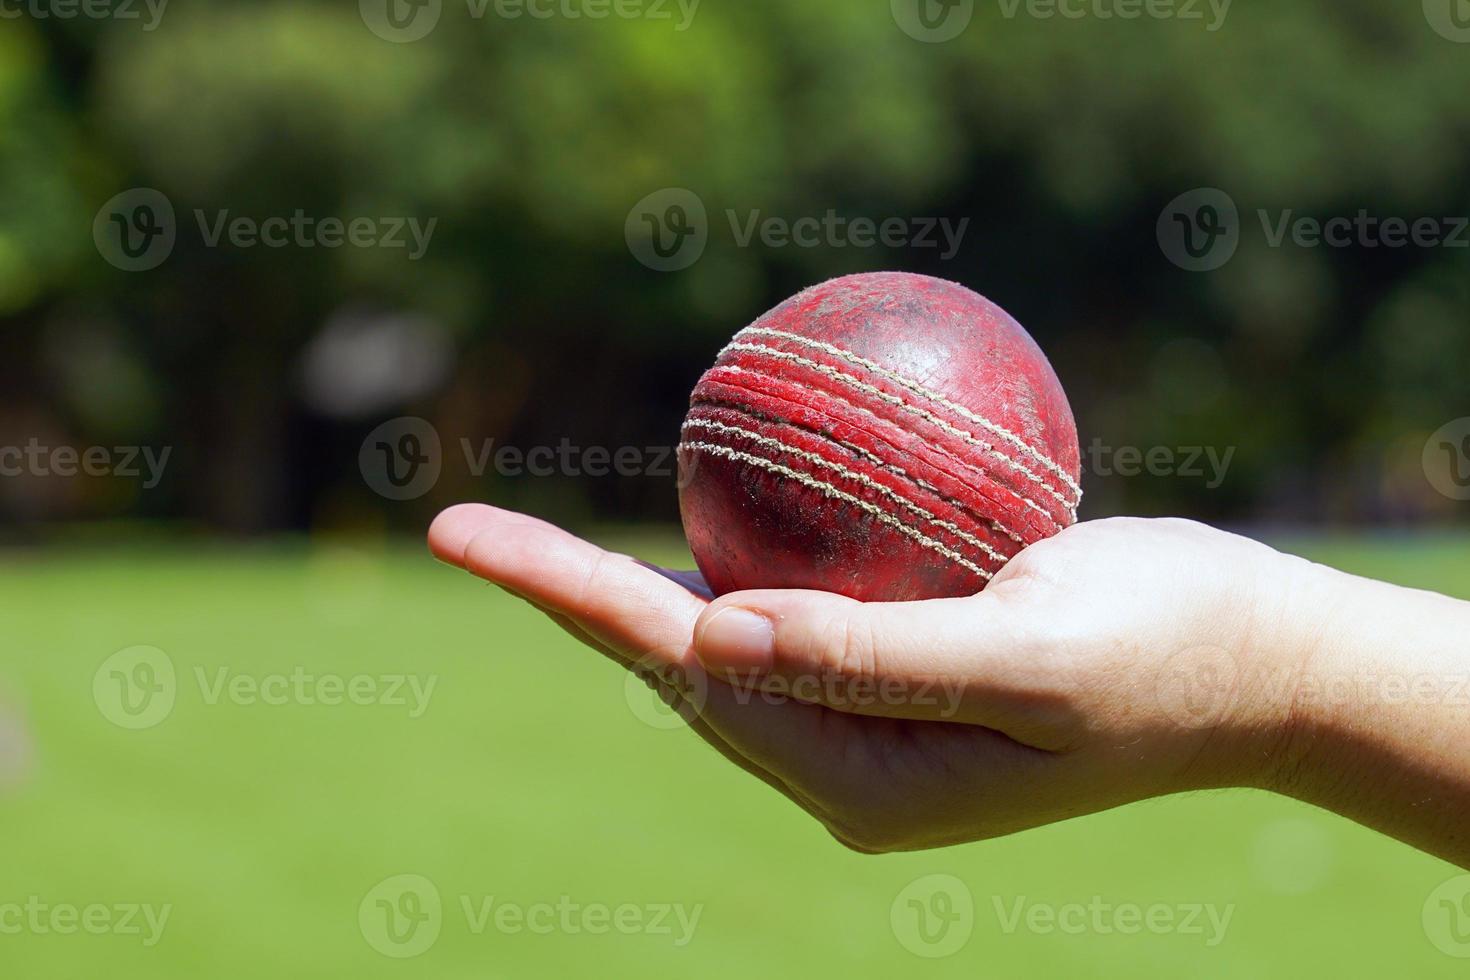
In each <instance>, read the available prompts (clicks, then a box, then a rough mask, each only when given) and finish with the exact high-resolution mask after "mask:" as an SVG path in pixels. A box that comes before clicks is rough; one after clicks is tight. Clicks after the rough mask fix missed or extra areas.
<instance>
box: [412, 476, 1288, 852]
mask: <svg viewBox="0 0 1470 980" xmlns="http://www.w3.org/2000/svg"><path fill="white" fill-rule="evenodd" d="M429 538H430V546H431V548H432V549H433V551H434V554H435V555H436V556H438V557H439V558H440V559H441V560H444V561H447V562H449V563H451V564H455V565H458V566H460V567H463V568H465V569H467V570H469V571H471V572H473V573H474V574H476V575H479V576H481V577H483V578H486V579H489V580H490V581H493V582H496V583H498V584H500V585H502V586H503V587H505V588H506V589H508V590H509V591H511V592H512V593H514V594H516V595H519V596H520V597H522V598H524V599H526V600H527V601H529V602H531V603H533V604H534V605H536V606H537V607H538V608H540V609H541V610H542V611H543V612H545V613H547V614H548V615H549V616H550V617H551V618H552V619H553V620H554V621H556V622H557V623H558V624H559V625H561V626H562V627H563V628H565V629H566V630H567V631H568V632H570V633H571V634H572V635H573V636H575V637H577V638H578V639H579V640H581V641H582V642H584V643H586V644H587V645H588V646H590V647H592V648H594V649H596V650H598V651H600V652H602V653H604V654H607V655H609V656H611V657H612V658H614V659H615V660H617V661H619V662H621V663H623V664H624V665H625V666H630V667H634V668H635V669H638V670H640V672H643V673H646V674H649V675H651V676H654V677H656V678H658V680H659V682H660V683H661V684H663V685H664V686H665V688H666V689H667V690H668V693H669V694H670V695H671V696H677V697H678V698H680V699H681V700H682V702H683V705H684V714H685V716H686V718H687V720H688V721H689V723H690V726H691V728H693V729H694V730H695V731H696V732H697V733H698V734H699V735H700V736H701V737H703V738H704V739H705V740H706V741H707V742H709V743H710V744H711V745H712V746H714V747H715V748H716V749H717V750H718V751H719V752H721V754H722V755H724V756H725V757H726V758H727V759H730V760H731V761H732V762H734V763H735V764H737V765H739V766H740V767H741V768H743V769H745V770H746V771H748V772H751V773H752V774H754V775H756V776H758V777H759V778H761V779H763V780H764V781H765V782H767V783H768V784H770V785H772V786H773V787H775V788H776V789H778V790H780V791H781V792H783V793H784V794H786V795H787V796H788V797H789V798H791V799H792V800H793V801H794V802H796V803H797V804H798V805H799V806H801V807H803V808H804V809H805V810H807V811H808V812H809V813H811V814H812V815H813V816H815V817H816V818H817V819H819V820H820V821H821V822H822V823H823V824H824V825H825V826H826V827H827V828H828V829H829V830H830V831H831V832H832V833H833V835H834V836H836V837H837V838H838V839H839V840H841V841H843V842H844V843H845V844H847V845H848V846H850V847H853V848H855V849H858V850H863V851H869V852H877V851H893V850H910V849H917V848H924V847H934V846H941V845H945V844H953V843H959V842H962V841H969V840H976V839H981V838H986V837H993V836H997V835H1000V834H1005V833H1011V832H1013V831H1017V830H1021V829H1025V828H1028V827H1033V826H1037V825H1040V824H1045V823H1050V822H1052V821H1055V820H1060V819H1064V818H1067V817H1071V816H1077V815H1080V814H1084V813H1090V812H1094V811H1097V810H1102V809H1106V808H1109V807H1113V806H1117V805H1120V804H1123V803H1128V802H1132V801H1134V800H1138V799H1143V798H1146V797H1150V796H1156V795H1160V794H1164V793H1170V792H1176V791H1179V790H1185V789H1196V788H1202V787H1211V786H1227V785H1241V784H1250V785H1266V784H1269V783H1270V781H1271V779H1272V775H1273V765H1272V760H1273V759H1276V758H1277V757H1278V754H1277V753H1276V752H1275V751H1274V750H1275V749H1276V747H1277V745H1278V743H1279V740H1280V739H1281V738H1282V737H1283V736H1284V734H1285V727H1284V726H1285V720H1286V718H1287V716H1288V714H1289V709H1290V703H1289V701H1290V698H1289V697H1285V698H1283V697H1280V696H1278V695H1279V693H1280V691H1281V690H1286V689H1287V688H1286V687H1283V688H1280V689H1278V688H1276V687H1266V688H1262V689H1261V690H1253V689H1242V687H1241V685H1240V684H1239V683H1238V680H1239V676H1238V674H1237V673H1232V668H1231V665H1239V664H1241V663H1254V664H1257V665H1260V664H1269V665H1271V671H1270V672H1269V673H1270V675H1271V676H1279V675H1280V673H1281V672H1286V673H1288V674H1289V673H1290V672H1292V671H1294V670H1296V669H1298V668H1299V663H1298V662H1297V659H1296V658H1297V656H1298V654H1299V651H1300V650H1301V649H1303V646H1302V644H1301V643H1300V642H1298V641H1299V637H1300V633H1301V628H1300V627H1298V626H1296V625H1294V624H1293V623H1292V622H1291V621H1290V620H1291V617H1290V616H1288V615H1287V610H1286V602H1285V597H1286V596H1288V595H1291V594H1292V593H1293V592H1294V590H1295V588H1296V586H1297V579H1298V577H1299V576H1301V575H1302V574H1303V570H1304V569H1305V568H1308V567H1310V566H1307V564H1306V563H1305V562H1300V561H1298V560H1296V559H1291V558H1287V557H1286V556H1283V555H1280V554H1279V553H1277V552H1275V551H1272V550H1271V549H1269V548H1266V547H1265V546H1263V545H1259V544H1256V543H1254V542H1251V541H1249V540H1247V539H1244V538H1240V537H1237V536H1234V535H1230V534H1225V533H1223V532H1220V531H1215V530H1212V529H1210V528H1207V527H1204V526H1202V525H1197V524H1192V523H1189V522H1184V521H1171V520H1163V521H1151V520H1131V519H1120V520H1109V521H1096V522H1091V523H1086V524H1080V525H1077V526H1075V527H1073V528H1070V529H1068V530H1067V531H1064V532H1063V533H1061V534H1059V535H1057V536H1056V537H1054V538H1051V539H1049V540H1047V541H1044V542H1041V543H1039V544H1037V545H1033V546H1032V547H1031V548H1028V549H1027V550H1026V551H1024V552H1022V553H1021V555H1019V556H1018V557H1016V558H1015V559H1013V560H1012V561H1011V563H1010V564H1009V565H1008V566H1007V568H1006V569H1005V570H1004V571H1003V572H1002V573H1001V574H1000V575H998V576H996V578H995V580H994V581H993V582H992V583H991V584H990V586H989V587H988V588H987V589H986V590H985V591H984V592H982V593H980V594H979V595H976V596H972V597H968V598H963V599H943V600H931V601H928V602H916V603H890V604H885V603H868V604H864V603H858V602H855V601H852V600H849V599H845V598H842V597H840V596H835V595H830V594H827V593H817V592H793V591H757V592H744V593H736V594H732V595H727V596H724V597H722V598H721V599H719V600H718V601H716V602H714V603H709V602H708V600H707V598H706V596H704V595H701V594H699V593H700V592H701V591H702V582H701V581H700V580H699V579H698V578H697V576H691V575H690V573H672V572H667V571H663V570H656V569H653V568H651V567H649V566H646V565H643V564H641V563H639V562H637V561H634V560H633V559H631V558H627V557H625V556H621V555H613V554H610V553H608V552H605V551H602V550H601V549H599V548H597V547H595V546H593V545H591V544H588V543H587V542H584V541H580V540H578V539H577V538H575V537H573V536H571V535H570V534H567V533H566V532H564V531H561V530H559V529H557V528H555V527H552V526H551V525H548V524H546V523H544V522H541V521H538V520H535V519H533V518H529V517H525V516H523V515H518V514H513V513H510V512H507V511H502V510H497V509H495V508H491V507H485V506H480V505H464V506H460V507H455V508H451V509H450V510H448V511H446V512H445V513H444V514H442V515H440V517H439V518H438V519H437V520H436V521H435V522H434V525H433V527H432V528H431V530H430V535H429ZM1222 672H1223V674H1222ZM1253 676H1254V675H1253ZM1262 676H1265V675H1262ZM1222 678H1223V682H1222ZM1196 687H1202V688H1203V698H1201V697H1199V696H1198V695H1199V694H1200V692H1198V691H1194V690H1193V688H1196Z"/></svg>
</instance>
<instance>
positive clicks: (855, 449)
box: [690, 397, 1027, 548]
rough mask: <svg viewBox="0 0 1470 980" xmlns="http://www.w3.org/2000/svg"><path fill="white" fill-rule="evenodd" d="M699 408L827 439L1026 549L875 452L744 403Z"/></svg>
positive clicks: (715, 401) (994, 522) (699, 404)
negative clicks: (721, 410)
mask: <svg viewBox="0 0 1470 980" xmlns="http://www.w3.org/2000/svg"><path fill="white" fill-rule="evenodd" d="M848 404H851V403H848ZM854 407H856V406H854ZM700 408H706V409H710V408H713V409H724V410H726V411H729V412H736V413H738V414H740V415H746V416H749V417H750V418H752V419H754V420H756V421H758V422H764V423H767V424H768V425H784V426H788V427H790V428H792V429H796V430H797V431H799V432H805V433H807V434H808V435H810V436H812V437H813V438H817V439H826V440H827V441H829V442H831V443H833V444H834V445H837V446H841V447H842V448H843V449H846V450H848V451H849V452H852V453H855V454H856V455H858V456H861V457H863V459H865V460H867V461H868V462H870V463H872V464H873V465H874V466H876V467H878V468H879V469H881V470H885V471H887V472H889V473H892V474H894V475H895V476H897V477H899V478H901V479H904V480H907V481H908V482H909V483H912V484H913V485H914V486H916V487H918V488H919V489H920V490H922V491H924V492H925V493H927V494H929V495H931V496H932V497H934V498H935V499H936V500H939V501H942V502H943V503H945V504H947V505H949V506H950V507H953V508H954V509H955V510H958V511H960V512H962V513H964V514H966V515H967V516H969V517H970V518H971V519H972V520H975V521H978V522H980V523H982V524H985V525H987V526H989V527H990V528H991V529H992V530H994V531H997V532H999V533H1000V534H1002V535H1004V536H1005V537H1007V538H1009V539H1010V540H1012V541H1014V542H1015V543H1016V544H1018V545H1020V546H1021V547H1022V548H1024V547H1026V543H1027V542H1026V539H1025V538H1023V537H1021V536H1020V535H1019V534H1017V533H1016V532H1015V531H1013V530H1011V529H1010V528H1009V527H1007V526H1006V525H1005V524H1004V523H1002V522H1001V521H1000V520H998V519H997V518H995V517H991V516H990V515H988V514H985V513H983V512H982V511H981V510H980V509H979V508H978V507H976V506H975V505H974V504H973V503H966V502H965V501H963V500H961V499H959V498H958V497H955V496H951V495H950V494H947V493H945V492H944V491H943V490H942V489H940V488H939V487H937V486H935V485H934V484H933V483H930V482H929V481H928V480H926V479H924V478H923V477H919V476H915V475H914V474H912V473H910V472H909V471H908V470H906V469H904V468H903V467H902V466H899V465H898V464H897V463H892V462H889V461H887V460H885V459H884V458H883V457H881V456H879V455H878V454H877V453H875V452H871V451H870V450H868V449H865V448H863V447H862V446H859V445H858V444H857V443H855V442H849V441H847V440H845V439H839V438H837V437H836V436H834V435H833V434H832V433H830V432H824V431H819V430H817V429H815V428H811V427H809V426H806V425H802V424H800V423H798V422H797V421H796V420H795V419H790V418H778V417H777V416H774V415H771V414H770V413H768V412H763V411H761V410H760V409H758V408H756V407H754V406H753V405H747V404H744V403H741V402H736V401H733V400H725V399H720V398H709V397H703V398H699V399H697V400H695V401H694V402H693V403H692V404H691V405H690V411H694V410H696V409H700ZM1012 492H1014V491H1012Z"/></svg>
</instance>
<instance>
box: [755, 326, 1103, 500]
mask: <svg viewBox="0 0 1470 980" xmlns="http://www.w3.org/2000/svg"><path fill="white" fill-rule="evenodd" d="M742 334H751V335H754V336H758V337H772V338H775V339H777V340H786V341H790V342H791V343H793V344H798V345H800V346H802V347H808V348H811V349H813V350H819V351H823V352H825V353H827V354H831V355H832V356H833V357H836V358H839V359H841V360H844V361H847V362H848V363H849V364H855V365H857V366H859V367H864V368H867V369H868V370H869V371H872V372H873V373H875V374H878V375H881V376H882V377H885V378H887V379H888V380H889V381H892V382H893V383H894V384H897V385H900V386H902V387H904V388H907V389H908V390H909V391H912V392H913V393H914V394H916V395H920V396H922V397H924V398H927V399H929V400H930V401H932V402H935V403H936V404H939V405H943V406H944V407H945V408H947V409H949V410H950V411H951V412H954V413H955V414H956V415H959V416H960V417H961V418H964V419H966V420H968V421H970V422H973V423H974V424H976V425H978V426H980V427H981V428H982V429H984V430H985V431H987V432H989V433H991V434H992V435H995V436H998V437H1000V438H1001V439H1004V440H1005V441H1006V442H1009V443H1010V444H1011V445H1013V446H1015V447H1016V448H1017V449H1019V450H1021V451H1022V452H1023V453H1025V454H1026V455H1027V456H1029V457H1030V458H1031V459H1033V460H1035V461H1036V462H1038V463H1040V464H1041V465H1042V466H1043V467H1045V468H1046V469H1048V470H1050V471H1051V472H1052V473H1054V474H1055V475H1056V477H1057V478H1058V479H1059V480H1061V481H1062V483H1063V484H1064V485H1065V486H1066V487H1067V488H1068V489H1069V490H1071V491H1072V493H1073V494H1075V495H1076V500H1075V501H1073V503H1072V504H1071V506H1073V507H1075V506H1076V505H1077V504H1079V503H1081V501H1082V487H1081V486H1079V485H1078V483H1077V481H1075V480H1074V479H1072V477H1071V475H1070V474H1068V473H1067V471H1066V470H1065V469H1063V468H1062V467H1061V466H1060V465H1059V464H1057V463H1056V462H1055V461H1054V460H1052V459H1051V457H1049V456H1048V455H1047V454H1046V453H1044V452H1042V451H1041V450H1040V449H1037V448H1036V447H1035V446H1033V445H1031V444H1030V443H1029V442H1027V441H1026V440H1025V439H1022V438H1021V437H1020V436H1019V435H1017V434H1016V433H1014V432H1012V431H1010V430H1009V429H1007V428H1005V427H1004V426H1001V425H997V424H996V423H994V422H992V421H990V420H989V419H987V418H985V417H984V416H982V415H977V414H976V413H974V412H972V411H970V409H968V408H966V407H965V406H963V405H961V404H959V403H958V402H955V401H952V400H950V399H948V398H946V397H944V396H943V395H941V394H940V393H939V392H937V391H934V390H933V389H931V388H929V387H926V386H925V385H924V384H922V383H920V382H918V381H915V380H914V379H912V378H909V377H906V376H904V375H903V374H900V373H899V372H897V371H894V370H893V369H891V368H887V367H884V366H883V365H881V364H879V363H878V362H877V361H873V360H870V359H869V358H866V357H863V356H862V355H861V354H857V353H855V352H853V351H850V350H845V349H844V348H841V347H838V346H837V345H836V344H829V343H825V342H823V341H820V340H813V339H812V338H810V337H803V336H802V335H801V334H797V333H791V332H790V331H788V330H775V329H773V328H771V327H758V326H749V327H746V328H745V329H744V330H741V331H740V333H737V334H736V335H735V338H736V340H738V339H739V338H740V336H741V335H742ZM726 349H727V350H728V349H729V346H727V347H726Z"/></svg>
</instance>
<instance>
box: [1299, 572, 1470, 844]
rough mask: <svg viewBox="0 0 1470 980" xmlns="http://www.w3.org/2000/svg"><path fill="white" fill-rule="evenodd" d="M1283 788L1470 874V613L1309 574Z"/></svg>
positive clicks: (1455, 604)
mask: <svg viewBox="0 0 1470 980" xmlns="http://www.w3.org/2000/svg"><path fill="white" fill-rule="evenodd" d="M1297 601H1299V602H1300V603H1301V604H1302V607H1303V608H1302V609H1301V617H1300V619H1301V621H1302V622H1304V623H1309V624H1311V625H1312V627H1313V629H1312V633H1313V634H1315V635H1311V636H1303V637H1300V638H1299V640H1298V642H1299V644H1300V647H1301V648H1300V650H1299V651H1297V652H1296V653H1297V654H1299V657H1298V659H1297V661H1296V662H1297V664H1298V665H1299V670H1298V671H1297V672H1296V682H1295V684H1294V685H1293V687H1294V690H1293V691H1292V697H1291V701H1290V710H1289V712H1288V714H1287V716H1286V717H1287V722H1286V724H1287V728H1288V731H1287V738H1286V739H1285V740H1284V742H1283V744H1284V745H1285V751H1284V754H1283V758H1282V760H1281V765H1280V766H1279V767H1278V769H1277V772H1276V776H1275V785H1276V788H1277V789H1279V790H1281V791H1282V792H1284V793H1287V794H1290V795H1292V796H1296V797H1298V798H1300V799H1303V800H1305V801H1307V802H1310V803H1314V804H1316V805H1318V806H1322V807H1325V808H1327V809H1330V810H1333V811H1335V812H1337V813H1340V814H1342V815H1344V816H1346V817H1349V818H1350V819H1352V820H1355V821H1357V822H1359V823H1362V824H1365V825H1367V826H1371V827H1374V828H1376V829H1378V830H1380V831H1382V832H1383V833H1386V834H1389V835H1392V836H1394V837H1397V838H1399V839H1400V840H1403V841H1405V842H1407V843H1409V844H1412V845H1414V846H1416V847H1419V848H1421V849H1423V850H1426V851H1429V852H1431V853H1434V854H1437V855H1439V856H1441V857H1443V858H1445V859H1447V860H1450V861H1454V862H1456V863H1457V864H1460V865H1462V866H1466V867H1470V603H1466V602H1461V601H1457V600H1454V599H1450V598H1447V597H1445V596H1442V595H1436V594H1433V593H1429V592H1420V591H1415V590H1412V589H1404V588H1399V587H1397V586H1392V585H1386V584H1384V583H1381V582H1374V581H1370V580H1368V579H1362V578H1357V577H1355V576H1351V575H1347V574H1344V573H1342V572H1337V571H1334V570H1331V569H1326V568H1322V567H1321V566H1310V568H1309V570H1308V571H1307V572H1306V573H1305V574H1304V587H1303V588H1302V589H1301V591H1300V594H1299V596H1298V599H1297Z"/></svg>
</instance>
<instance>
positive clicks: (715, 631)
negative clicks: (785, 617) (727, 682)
mask: <svg viewBox="0 0 1470 980" xmlns="http://www.w3.org/2000/svg"><path fill="white" fill-rule="evenodd" d="M695 653H696V654H697V655H698V656H699V660H700V662H701V663H703V664H704V665H705V666H706V667H710V668H716V667H718V668H721V669H724V670H731V671H738V672H755V673H764V672H766V671H769V670H770V669H771V665H772V664H773V663H774V662H775V660H776V631H775V628H774V627H773V626H772V625H771V621H770V620H769V619H767V618H766V617H764V616H762V615H761V614H760V613H757V612H752V611H751V610H749V609H742V608H740V607H739V606H727V607H726V608H724V609H721V610H720V611H719V612H717V613H715V614H714V616H713V617H712V618H711V619H710V621H709V622H707V623H705V624H704V629H703V630H701V631H700V634H699V641H698V644H697V647H696V650H695Z"/></svg>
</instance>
